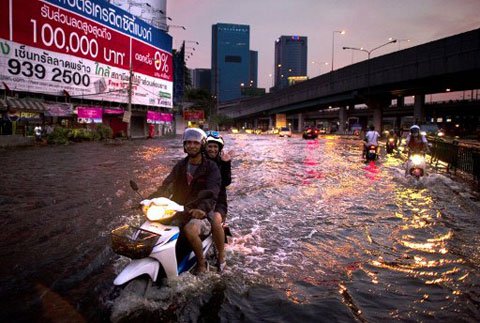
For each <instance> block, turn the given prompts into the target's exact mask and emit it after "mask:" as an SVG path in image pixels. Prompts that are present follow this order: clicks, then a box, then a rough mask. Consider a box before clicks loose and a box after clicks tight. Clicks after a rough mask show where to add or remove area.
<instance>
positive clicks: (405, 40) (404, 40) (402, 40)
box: [397, 39, 411, 50]
mask: <svg viewBox="0 0 480 323" xmlns="http://www.w3.org/2000/svg"><path fill="white" fill-rule="evenodd" d="M401 42H407V43H409V42H411V40H410V39H397V43H398V50H400V49H401V48H400V47H401V46H400V43H401Z"/></svg>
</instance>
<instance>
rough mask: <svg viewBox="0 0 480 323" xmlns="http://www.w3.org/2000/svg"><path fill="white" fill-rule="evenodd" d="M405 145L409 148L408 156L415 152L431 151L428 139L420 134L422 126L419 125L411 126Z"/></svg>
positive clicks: (424, 152)
mask: <svg viewBox="0 0 480 323" xmlns="http://www.w3.org/2000/svg"><path fill="white" fill-rule="evenodd" d="M405 146H406V147H407V149H408V157H410V155H411V154H413V153H420V154H426V153H429V152H430V149H429V147H428V140H427V138H426V137H425V135H422V134H420V127H419V126H417V125H413V126H411V127H410V133H409V134H408V136H407V141H406V144H405Z"/></svg>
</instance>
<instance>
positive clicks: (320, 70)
mask: <svg viewBox="0 0 480 323" xmlns="http://www.w3.org/2000/svg"><path fill="white" fill-rule="evenodd" d="M312 64H318V67H319V69H318V70H319V74H318V75H321V74H322V65H325V66H328V64H329V63H328V62H317V61H312Z"/></svg>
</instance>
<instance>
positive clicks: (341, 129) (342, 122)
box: [338, 107, 347, 133]
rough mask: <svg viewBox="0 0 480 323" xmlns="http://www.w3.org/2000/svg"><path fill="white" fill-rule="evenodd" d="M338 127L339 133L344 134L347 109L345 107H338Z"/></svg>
mask: <svg viewBox="0 0 480 323" xmlns="http://www.w3.org/2000/svg"><path fill="white" fill-rule="evenodd" d="M338 119H339V122H340V125H339V126H338V132H339V133H346V129H345V126H346V124H345V123H346V122H347V109H346V107H340V111H339V116H338Z"/></svg>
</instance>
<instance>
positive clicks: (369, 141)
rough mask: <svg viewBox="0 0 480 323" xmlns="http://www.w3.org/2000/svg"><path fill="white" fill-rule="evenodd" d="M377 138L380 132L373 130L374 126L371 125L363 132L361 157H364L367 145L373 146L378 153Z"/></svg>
mask: <svg viewBox="0 0 480 323" xmlns="http://www.w3.org/2000/svg"><path fill="white" fill-rule="evenodd" d="M378 138H380V134H379V133H378V132H377V131H375V126H374V125H371V126H370V128H369V131H367V133H366V134H365V139H363V141H364V143H363V158H365V157H366V155H367V149H368V147H369V146H375V150H376V152H377V154H378Z"/></svg>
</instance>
